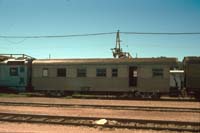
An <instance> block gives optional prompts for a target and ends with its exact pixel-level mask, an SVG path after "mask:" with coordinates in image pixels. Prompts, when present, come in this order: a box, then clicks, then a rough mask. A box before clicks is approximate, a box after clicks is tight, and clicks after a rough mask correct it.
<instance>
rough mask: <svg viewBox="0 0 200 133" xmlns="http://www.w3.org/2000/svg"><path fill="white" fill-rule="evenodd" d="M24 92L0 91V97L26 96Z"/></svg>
mask: <svg viewBox="0 0 200 133" xmlns="http://www.w3.org/2000/svg"><path fill="white" fill-rule="evenodd" d="M27 96H28V95H27V94H25V93H0V97H27Z"/></svg>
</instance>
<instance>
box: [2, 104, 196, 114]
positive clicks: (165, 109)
mask: <svg viewBox="0 0 200 133" xmlns="http://www.w3.org/2000/svg"><path fill="white" fill-rule="evenodd" d="M0 105H2V106H31V107H60V108H63V107H64V108H99V109H112V110H140V111H160V112H190V113H200V108H178V107H153V106H132V105H131V106H125V105H123V106H122V105H95V104H90V105H89V104H49V103H27V102H23V103H19V102H0Z"/></svg>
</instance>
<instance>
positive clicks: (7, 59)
mask: <svg viewBox="0 0 200 133" xmlns="http://www.w3.org/2000/svg"><path fill="white" fill-rule="evenodd" d="M15 56H17V57H15ZM0 57H1V58H0V91H1V92H4V91H5V92H7V91H9V92H10V91H11V92H13V91H14V92H22V91H26V89H27V88H30V86H31V80H30V78H31V66H32V65H31V60H30V58H29V56H27V55H22V54H9V55H8V54H7V55H0Z"/></svg>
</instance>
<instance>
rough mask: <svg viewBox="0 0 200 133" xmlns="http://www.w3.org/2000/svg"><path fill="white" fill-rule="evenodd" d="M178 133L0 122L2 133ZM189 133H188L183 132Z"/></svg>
mask: <svg viewBox="0 0 200 133" xmlns="http://www.w3.org/2000/svg"><path fill="white" fill-rule="evenodd" d="M101 132H105V133H113V132H115V133H176V132H173V131H167V130H164V131H155V130H134V129H132V130H130V129H108V128H101V127H95V128H92V127H91V128H90V127H80V126H79V127H78V126H64V125H47V124H27V123H8V122H0V133H101ZM183 133H188V132H183Z"/></svg>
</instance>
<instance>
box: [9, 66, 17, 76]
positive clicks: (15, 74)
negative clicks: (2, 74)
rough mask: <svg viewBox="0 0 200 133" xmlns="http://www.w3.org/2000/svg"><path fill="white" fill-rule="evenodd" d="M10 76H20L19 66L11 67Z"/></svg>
mask: <svg viewBox="0 0 200 133" xmlns="http://www.w3.org/2000/svg"><path fill="white" fill-rule="evenodd" d="M10 76H18V68H17V67H11V68H10Z"/></svg>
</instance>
